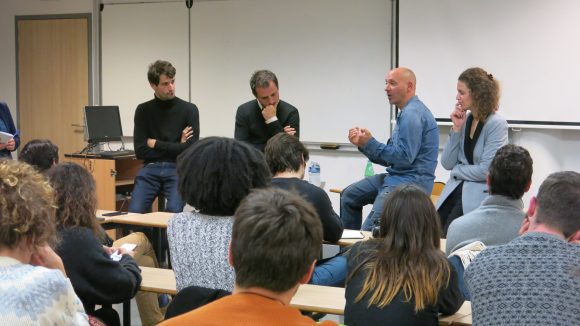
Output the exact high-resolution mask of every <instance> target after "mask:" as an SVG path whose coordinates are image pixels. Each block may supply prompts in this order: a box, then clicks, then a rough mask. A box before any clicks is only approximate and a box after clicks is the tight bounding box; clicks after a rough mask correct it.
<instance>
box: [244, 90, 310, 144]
mask: <svg viewBox="0 0 580 326" xmlns="http://www.w3.org/2000/svg"><path fill="white" fill-rule="evenodd" d="M276 117H278V121H274V122H272V123H269V124H266V122H265V121H264V117H263V116H262V112H261V110H260V106H258V101H257V100H255V99H254V100H251V101H249V102H246V103H244V104H242V105H240V106H239V107H238V111H237V112H236V129H235V132H234V137H235V138H236V139H237V140H241V141H244V142H246V143H248V144H250V145H252V146H254V147H255V148H257V149H259V150H260V151H262V152H263V151H264V147H265V146H266V142H267V141H268V139H270V137H272V136H274V135H275V134H277V133H279V132H283V131H284V127H285V126H291V127H292V128H294V129H296V137H299V138H300V115H299V114H298V109H296V108H295V107H294V106H292V105H291V104H289V103H286V102H284V101H282V100H280V102H279V103H278V107H277V108H276Z"/></svg>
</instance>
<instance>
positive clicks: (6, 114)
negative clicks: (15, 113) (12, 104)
mask: <svg viewBox="0 0 580 326" xmlns="http://www.w3.org/2000/svg"><path fill="white" fill-rule="evenodd" d="M0 120H2V121H4V124H5V125H6V128H7V129H8V130H2V131H4V132H8V133H11V134H13V135H14V141H15V142H16V147H14V150H16V149H17V148H18V146H20V134H19V132H18V130H16V127H15V126H14V120H12V115H11V114H10V109H9V108H8V105H7V104H6V103H5V102H0ZM0 157H12V155H11V154H10V151H9V150H7V149H6V148H5V149H3V150H1V151H0Z"/></svg>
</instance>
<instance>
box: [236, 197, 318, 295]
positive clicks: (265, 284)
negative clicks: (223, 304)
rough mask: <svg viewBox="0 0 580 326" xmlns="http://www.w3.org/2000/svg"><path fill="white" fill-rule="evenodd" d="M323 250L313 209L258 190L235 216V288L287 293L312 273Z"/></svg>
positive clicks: (299, 201)
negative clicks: (314, 264) (310, 270)
mask: <svg viewBox="0 0 580 326" xmlns="http://www.w3.org/2000/svg"><path fill="white" fill-rule="evenodd" d="M321 246H322V224H321V222H320V219H319V218H318V216H317V215H316V212H315V210H314V208H313V207H312V205H310V204H309V203H307V202H306V201H305V200H304V199H303V198H302V197H300V196H298V195H295V194H292V193H290V192H287V191H284V190H280V189H263V190H257V191H254V192H252V193H251V194H250V195H249V196H248V197H247V198H246V199H245V200H244V201H243V202H242V204H241V205H240V207H239V208H238V210H237V211H236V214H235V221H234V226H233V231H232V242H231V254H232V259H233V265H234V269H235V272H236V284H237V285H238V286H239V287H241V288H249V287H259V288H263V289H267V290H270V291H273V292H276V293H282V292H285V291H287V290H289V289H291V288H292V287H294V286H296V285H297V284H298V283H299V282H300V280H301V279H302V278H303V277H304V276H305V275H306V274H307V272H308V270H309V268H310V266H311V265H312V264H313V263H314V261H315V260H316V259H317V257H318V255H319V254H320V249H321Z"/></svg>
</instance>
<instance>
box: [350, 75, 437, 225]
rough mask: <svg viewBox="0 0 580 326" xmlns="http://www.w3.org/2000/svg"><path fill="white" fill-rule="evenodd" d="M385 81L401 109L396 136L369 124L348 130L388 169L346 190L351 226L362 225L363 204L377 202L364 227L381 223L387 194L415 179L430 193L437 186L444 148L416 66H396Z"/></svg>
mask: <svg viewBox="0 0 580 326" xmlns="http://www.w3.org/2000/svg"><path fill="white" fill-rule="evenodd" d="M385 82H386V86H385V92H386V93H387V97H388V98H389V103H390V104H391V105H396V106H397V108H399V109H400V110H401V111H400V113H399V115H398V116H397V124H396V125H395V128H394V129H393V134H392V136H391V138H390V139H389V141H388V142H387V143H386V144H383V143H381V142H379V141H378V140H376V139H375V138H374V137H373V135H372V134H371V132H370V131H369V130H368V129H365V128H359V127H354V128H351V129H350V130H349V131H348V139H349V141H350V142H351V143H352V144H353V145H356V146H357V147H358V150H359V151H360V152H361V153H363V154H364V155H365V156H366V157H367V158H368V159H369V160H370V161H371V162H373V163H377V164H380V165H383V166H385V167H386V168H387V169H386V173H381V174H376V175H374V176H371V177H367V178H364V179H362V180H360V181H358V182H356V183H353V184H351V185H350V186H348V187H347V188H346V189H345V190H344V191H343V193H342V198H341V207H340V218H341V219H342V221H343V224H344V227H345V229H360V228H361V223H362V208H363V206H364V205H367V204H371V203H372V204H373V209H372V211H371V212H370V214H369V216H368V217H367V218H366V220H365V221H364V223H363V224H362V229H363V230H371V229H372V228H373V227H374V226H377V225H378V223H379V217H380V215H381V212H382V208H383V202H384V201H385V198H386V196H387V195H388V194H389V193H390V192H391V191H393V190H394V189H395V188H396V187H397V186H398V185H400V184H415V185H417V186H419V187H421V188H422V189H423V190H424V191H425V193H427V194H431V189H432V188H433V181H434V180H435V167H436V166H437V154H438V152H439V131H438V129H437V123H436V122H435V118H433V114H431V111H429V109H428V108H427V106H425V104H423V102H421V101H420V100H419V98H418V97H417V96H416V95H415V87H416V84H417V83H416V79H415V74H414V73H413V71H411V70H410V69H408V68H395V69H393V70H391V71H390V72H389V73H388V74H387V76H386V77H385Z"/></svg>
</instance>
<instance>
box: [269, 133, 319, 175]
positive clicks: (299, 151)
mask: <svg viewBox="0 0 580 326" xmlns="http://www.w3.org/2000/svg"><path fill="white" fill-rule="evenodd" d="M264 155H265V156H266V162H268V166H269V167H270V172H272V174H273V175H276V173H281V172H286V171H298V170H300V167H301V166H302V165H304V164H306V162H308V159H309V158H310V157H309V155H308V149H306V147H305V146H304V145H303V144H302V143H301V142H300V140H298V137H296V136H292V135H288V134H287V133H284V132H281V133H278V134H276V135H274V136H273V137H272V138H270V139H269V140H268V142H267V143H266V147H265V148H264Z"/></svg>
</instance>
